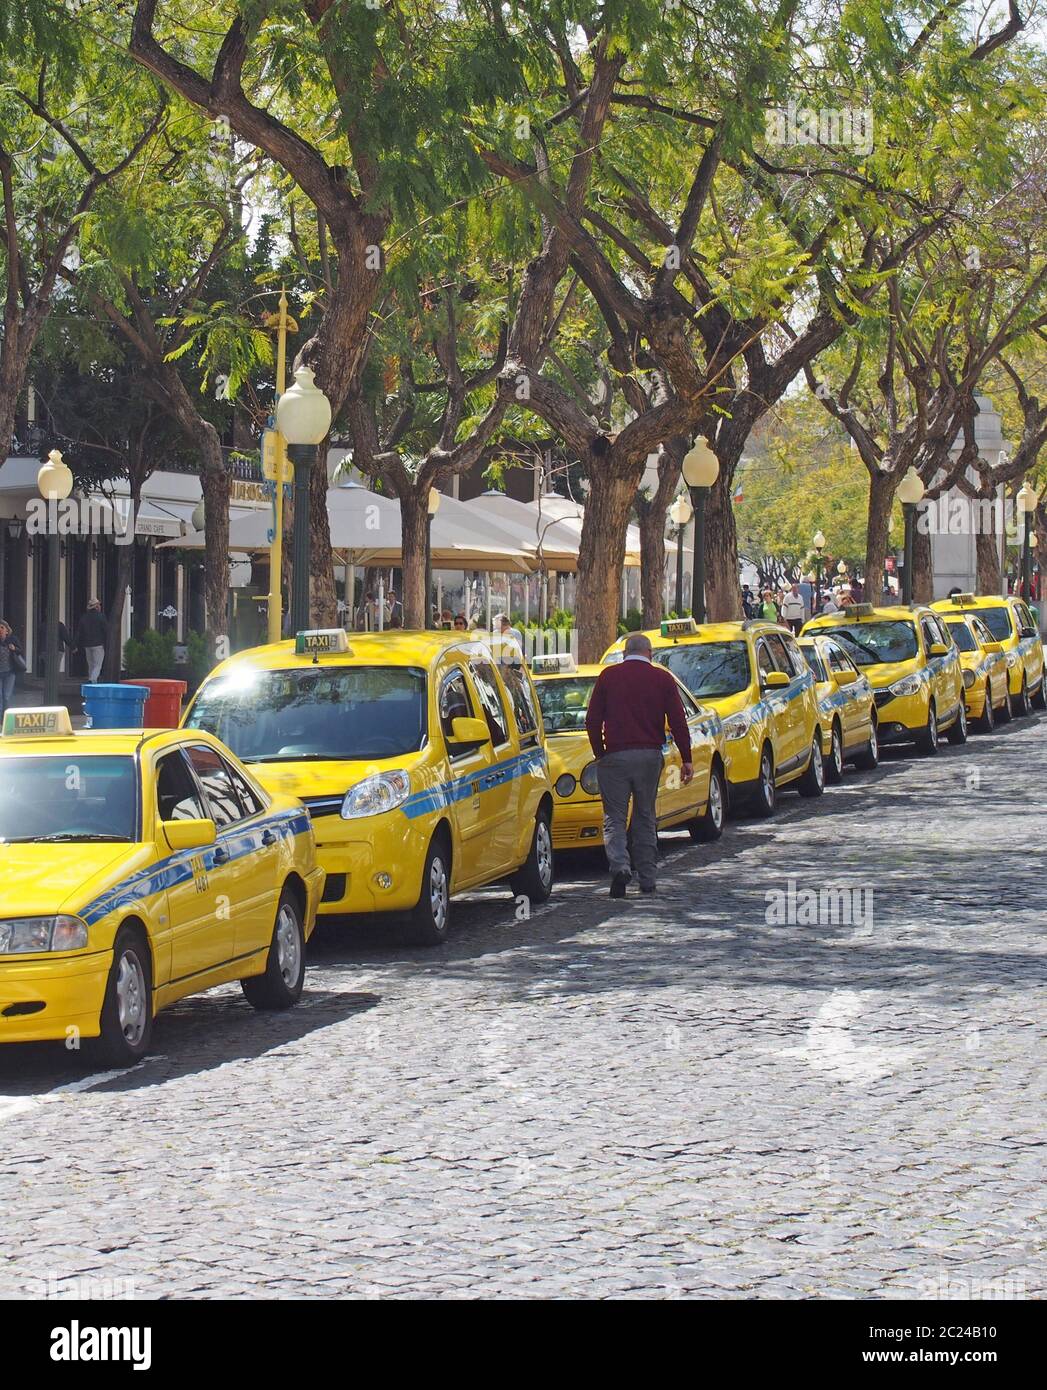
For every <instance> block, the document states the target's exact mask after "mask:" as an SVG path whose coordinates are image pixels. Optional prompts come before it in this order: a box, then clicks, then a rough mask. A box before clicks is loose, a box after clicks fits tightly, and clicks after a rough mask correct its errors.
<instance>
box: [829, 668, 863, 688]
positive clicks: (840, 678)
mask: <svg viewBox="0 0 1047 1390" xmlns="http://www.w3.org/2000/svg"><path fill="white" fill-rule="evenodd" d="M857 679H858V672H857V671H834V672H833V680H834V681H835V682H836V684H837V685H853V684H854V682H855V681H856V680H857Z"/></svg>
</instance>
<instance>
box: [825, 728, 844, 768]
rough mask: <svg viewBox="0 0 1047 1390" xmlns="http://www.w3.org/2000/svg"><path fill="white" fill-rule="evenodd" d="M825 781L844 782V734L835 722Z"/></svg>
mask: <svg viewBox="0 0 1047 1390" xmlns="http://www.w3.org/2000/svg"><path fill="white" fill-rule="evenodd" d="M825 780H826V781H827V782H842V781H843V734H842V733H841V732H840V726H839V724H837V723H836V721H835V720H834V721H833V736H832V745H831V747H830V749H829V760H828V762H827V763H826V764H825Z"/></svg>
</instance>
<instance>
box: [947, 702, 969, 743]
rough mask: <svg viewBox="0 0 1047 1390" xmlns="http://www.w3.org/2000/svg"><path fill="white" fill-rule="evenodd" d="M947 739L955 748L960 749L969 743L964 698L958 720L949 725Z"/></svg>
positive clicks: (958, 712)
mask: <svg viewBox="0 0 1047 1390" xmlns="http://www.w3.org/2000/svg"><path fill="white" fill-rule="evenodd" d="M947 737H948V739H949V742H950V743H951V744H952V745H953V747H954V748H960V747H962V746H963V744H965V743H966V742H967V708H966V706H965V705H964V703H963V699H962V698H961V700H960V708H959V710H958V711H957V714H956V718H955V719H954V720H953V721H952V723H951V724H950V725H949V733H948V735H947Z"/></svg>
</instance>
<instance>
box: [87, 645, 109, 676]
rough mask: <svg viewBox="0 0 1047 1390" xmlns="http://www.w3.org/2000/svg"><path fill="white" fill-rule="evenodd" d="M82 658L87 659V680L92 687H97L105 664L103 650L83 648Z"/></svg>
mask: <svg viewBox="0 0 1047 1390" xmlns="http://www.w3.org/2000/svg"><path fill="white" fill-rule="evenodd" d="M84 656H85V657H86V658H87V679H88V680H89V681H90V682H91V684H92V685H97V684H98V677H99V676H100V675H101V674H102V666H103V664H104V662H105V648H104V647H85V648H84Z"/></svg>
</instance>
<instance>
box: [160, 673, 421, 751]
mask: <svg viewBox="0 0 1047 1390" xmlns="http://www.w3.org/2000/svg"><path fill="white" fill-rule="evenodd" d="M186 723H187V726H188V727H189V728H190V729H205V730H206V731H207V732H208V733H211V734H214V735H215V736H216V737H217V738H220V739H221V740H222V742H223V743H225V744H227V745H228V747H230V748H231V749H232V750H233V752H234V753H235V754H236V755H237V757H239V758H240V759H242V760H243V761H244V762H245V763H279V762H286V763H291V762H342V761H351V760H355V759H358V758H395V757H399V756H401V755H402V754H404V753H414V752H417V750H418V749H419V748H421V746H422V744H423V743H424V741H425V738H426V735H427V733H428V719H427V715H426V685H425V672H424V671H422V670H418V669H416V668H414V667H406V666H340V667H322V666H320V667H312V666H310V667H307V668H306V669H304V670H302V669H297V670H290V671H249V670H244V669H241V670H234V671H231V672H229V673H228V674H226V675H224V676H220V677H218V678H217V679H216V680H212V681H209V682H208V683H207V684H206V685H205V686H204V687H203V689H202V690H201V691H200V694H199V695H198V697H197V699H196V703H195V704H194V705H193V708H192V711H191V713H190V716H189V718H188V720H187V721H186Z"/></svg>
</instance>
